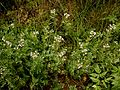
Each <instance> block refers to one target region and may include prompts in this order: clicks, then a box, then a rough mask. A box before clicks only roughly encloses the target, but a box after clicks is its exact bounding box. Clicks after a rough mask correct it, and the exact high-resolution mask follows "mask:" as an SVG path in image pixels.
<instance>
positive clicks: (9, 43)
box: [2, 36, 12, 47]
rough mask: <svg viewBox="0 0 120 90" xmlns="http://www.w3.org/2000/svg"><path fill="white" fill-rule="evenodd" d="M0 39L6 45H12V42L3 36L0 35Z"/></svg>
mask: <svg viewBox="0 0 120 90" xmlns="http://www.w3.org/2000/svg"><path fill="white" fill-rule="evenodd" d="M2 40H3V41H4V42H5V43H6V44H7V45H8V46H10V47H11V46H12V43H11V42H10V41H7V40H5V37H4V36H3V37H2Z"/></svg>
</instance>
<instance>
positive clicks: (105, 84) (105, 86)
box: [102, 80, 107, 88]
mask: <svg viewBox="0 0 120 90" xmlns="http://www.w3.org/2000/svg"><path fill="white" fill-rule="evenodd" d="M102 82H103V85H104V86H105V88H107V85H106V83H105V81H104V80H102Z"/></svg>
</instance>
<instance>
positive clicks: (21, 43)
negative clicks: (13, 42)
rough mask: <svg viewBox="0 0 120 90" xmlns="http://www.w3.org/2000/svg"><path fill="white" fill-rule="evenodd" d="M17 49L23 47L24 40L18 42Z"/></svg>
mask: <svg viewBox="0 0 120 90" xmlns="http://www.w3.org/2000/svg"><path fill="white" fill-rule="evenodd" d="M18 43H19V44H18V47H23V46H24V39H20V41H18Z"/></svg>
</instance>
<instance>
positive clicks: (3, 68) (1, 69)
mask: <svg viewBox="0 0 120 90" xmlns="http://www.w3.org/2000/svg"><path fill="white" fill-rule="evenodd" d="M5 69H6V67H1V68H0V74H1V75H2V74H3V72H4V71H5Z"/></svg>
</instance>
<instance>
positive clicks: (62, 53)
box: [58, 49, 67, 57]
mask: <svg viewBox="0 0 120 90" xmlns="http://www.w3.org/2000/svg"><path fill="white" fill-rule="evenodd" d="M66 51H67V49H64V50H63V51H61V52H60V53H58V56H59V57H62V56H64V55H65V54H66Z"/></svg>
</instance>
